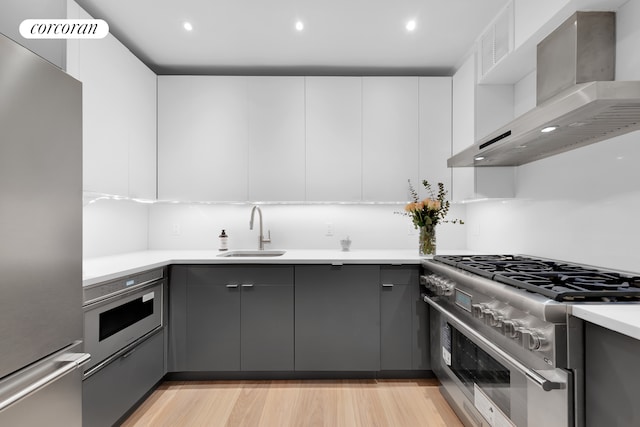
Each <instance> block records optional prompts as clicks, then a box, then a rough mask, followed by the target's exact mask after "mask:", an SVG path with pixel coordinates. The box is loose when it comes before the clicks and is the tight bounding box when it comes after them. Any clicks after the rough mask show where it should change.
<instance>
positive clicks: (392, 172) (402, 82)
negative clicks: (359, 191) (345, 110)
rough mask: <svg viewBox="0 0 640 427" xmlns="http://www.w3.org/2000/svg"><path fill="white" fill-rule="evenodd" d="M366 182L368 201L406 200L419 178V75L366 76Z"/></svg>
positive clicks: (364, 150)
mask: <svg viewBox="0 0 640 427" xmlns="http://www.w3.org/2000/svg"><path fill="white" fill-rule="evenodd" d="M362 82H363V85H362V87H363V89H362V132H363V135H362V136H363V153H362V168H363V170H362V181H363V182H362V184H363V185H362V186H363V199H364V200H366V201H405V200H408V197H409V192H408V189H407V180H408V179H411V181H412V182H413V183H416V182H418V175H419V168H420V159H419V155H418V154H419V152H420V151H419V131H418V123H419V120H418V77H363V78H362Z"/></svg>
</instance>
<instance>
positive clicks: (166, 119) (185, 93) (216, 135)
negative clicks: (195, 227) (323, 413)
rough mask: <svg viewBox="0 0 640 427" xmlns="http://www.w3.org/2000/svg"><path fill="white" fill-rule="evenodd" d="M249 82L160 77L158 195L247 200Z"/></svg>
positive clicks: (201, 77) (198, 198) (206, 77)
mask: <svg viewBox="0 0 640 427" xmlns="http://www.w3.org/2000/svg"><path fill="white" fill-rule="evenodd" d="M247 99H248V96H247V78H246V77H227V76H160V77H158V195H159V198H160V199H169V200H183V201H209V200H216V201H244V200H247V188H248V181H247V170H248V169H247V167H248V143H249V125H248V111H249V110H248V103H247Z"/></svg>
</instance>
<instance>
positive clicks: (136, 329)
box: [84, 280, 164, 370]
mask: <svg viewBox="0 0 640 427" xmlns="http://www.w3.org/2000/svg"><path fill="white" fill-rule="evenodd" d="M163 285H164V281H163V280H160V281H156V282H152V283H150V284H147V285H144V286H140V287H139V288H136V289H132V290H131V291H130V292H127V293H122V294H118V295H116V296H113V297H111V298H106V299H104V300H101V301H99V302H97V303H94V304H89V305H87V306H85V314H84V328H85V343H84V345H85V347H84V348H85V351H86V352H88V353H90V354H91V362H90V363H89V364H87V370H88V369H89V368H91V367H93V366H95V365H97V364H99V363H100V362H102V361H103V360H105V359H107V358H108V357H109V356H111V355H112V354H114V353H116V352H117V351H118V350H121V349H122V348H124V347H126V346H127V345H129V344H131V343H133V342H135V341H136V340H138V339H140V338H142V337H143V336H145V335H146V334H148V333H150V332H152V331H154V330H155V329H158V328H160V327H162V325H163V324H164V322H163V319H162V306H163Z"/></svg>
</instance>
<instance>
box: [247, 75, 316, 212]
mask: <svg viewBox="0 0 640 427" xmlns="http://www.w3.org/2000/svg"><path fill="white" fill-rule="evenodd" d="M247 83H248V103H249V105H248V108H249V114H248V119H249V174H248V176H249V200H283V201H303V200H305V129H304V126H305V125H304V121H305V112H304V107H305V101H304V77H250V78H249V79H248V81H247Z"/></svg>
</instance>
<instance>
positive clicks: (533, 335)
mask: <svg viewBox="0 0 640 427" xmlns="http://www.w3.org/2000/svg"><path fill="white" fill-rule="evenodd" d="M520 332H522V335H523V336H524V340H525V341H524V342H525V344H526V345H527V347H528V348H529V350H531V351H540V350H541V349H542V344H543V343H544V338H543V337H542V336H541V335H540V333H539V332H537V331H535V330H531V329H526V328H520Z"/></svg>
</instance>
